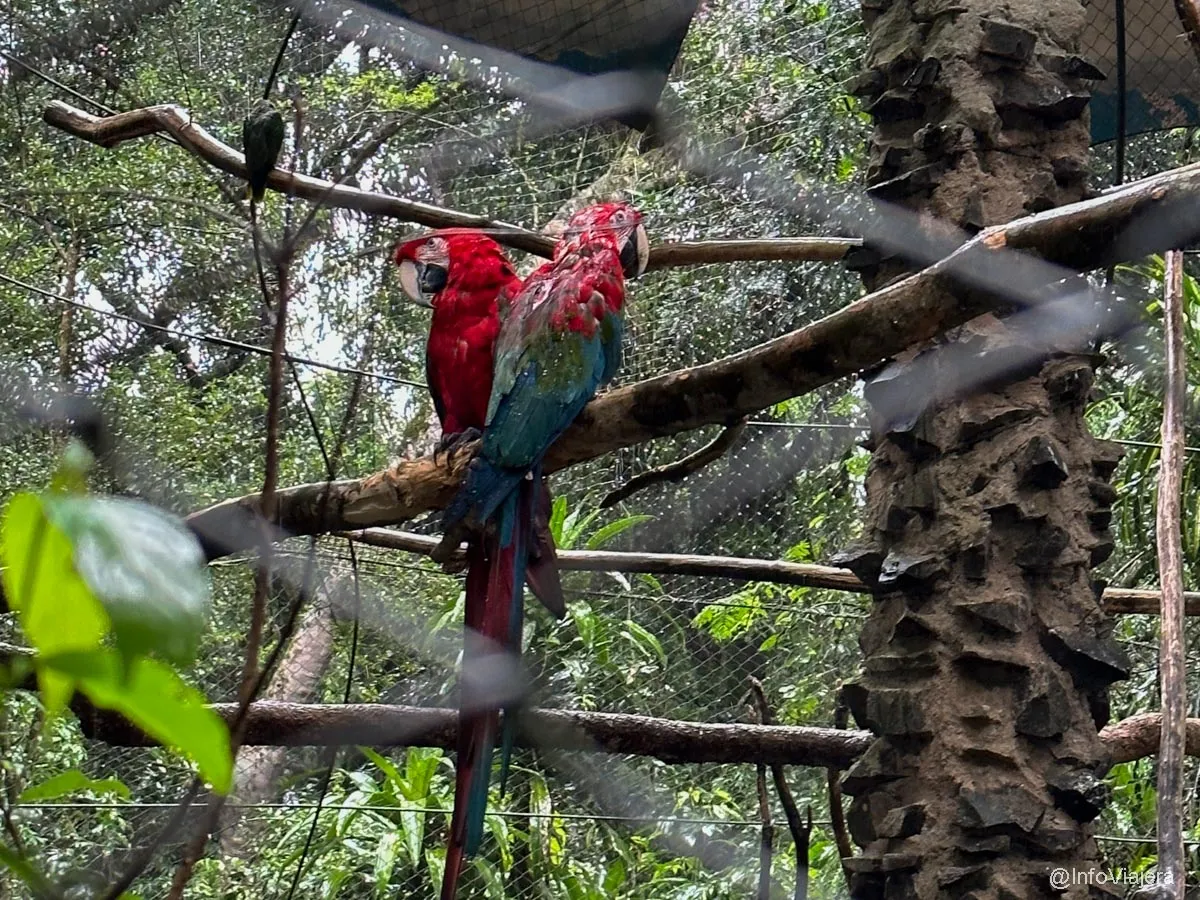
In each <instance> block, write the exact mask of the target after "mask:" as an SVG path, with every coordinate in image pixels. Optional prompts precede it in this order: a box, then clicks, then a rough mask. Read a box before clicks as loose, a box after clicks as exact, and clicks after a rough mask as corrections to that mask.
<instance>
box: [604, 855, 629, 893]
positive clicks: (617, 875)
mask: <svg viewBox="0 0 1200 900" xmlns="http://www.w3.org/2000/svg"><path fill="white" fill-rule="evenodd" d="M627 874H628V873H627V872H626V870H625V863H624V861H623V860H622V859H621V858H620V857H617V858H616V859H615V860H613V862H612V865H610V866H609V867H608V871H607V872H605V873H604V891H605V893H606V894H608V895H610V896H612V895H615V894H616V893H617V892H618V891H619V890H620V888H621V886H622V885H623V884H625V879H626V876H627Z"/></svg>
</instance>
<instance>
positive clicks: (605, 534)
mask: <svg viewBox="0 0 1200 900" xmlns="http://www.w3.org/2000/svg"><path fill="white" fill-rule="evenodd" d="M653 518H654V516H644V515H642V516H625V517H623V518H620V519H617V520H616V521H615V522H609V523H608V524H607V525H605V526H604V527H603V528H599V529H597V530H596V533H595V534H593V535H592V536H591V537H590V538H588V542H587V548H588V549H589V550H598V549H599V548H600V547H603V546H604V545H605V544H607V543H608V542H609V541H611V540H612V539H613V538H615V537H616V536H617V535H619V534H623V533H624V532H626V531H628V530H629V529H630V528H633V527H634V526H635V525H641V524H642V523H643V522H649V521H650V520H651V519H653Z"/></svg>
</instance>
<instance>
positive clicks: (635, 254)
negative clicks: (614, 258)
mask: <svg viewBox="0 0 1200 900" xmlns="http://www.w3.org/2000/svg"><path fill="white" fill-rule="evenodd" d="M649 261H650V238H649V237H647V235H646V229H645V228H643V227H642V226H641V225H638V226H637V228H635V229H634V230H633V234H631V235H630V236H629V238H628V239H627V240H626V241H625V244H624V245H623V246H622V247H621V269H622V270H623V271H624V272H625V277H626V278H629V279H633V278H637V277H638V276H639V275H641V274H642V273H643V272H645V271H646V264H647V263H648V262H649Z"/></svg>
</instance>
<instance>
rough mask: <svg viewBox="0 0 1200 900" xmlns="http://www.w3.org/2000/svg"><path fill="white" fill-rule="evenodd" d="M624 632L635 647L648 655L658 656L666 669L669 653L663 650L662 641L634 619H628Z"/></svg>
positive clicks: (660, 663)
mask: <svg viewBox="0 0 1200 900" xmlns="http://www.w3.org/2000/svg"><path fill="white" fill-rule="evenodd" d="M624 634H625V636H626V637H627V638H629V640H630V642H631V643H632V644H633V645H634V646H635V647H639V648H641V650H642V652H643V653H645V654H646V655H647V656H654V657H657V658H658V662H659V665H661V666H662V667H663V668H664V669H665V668H666V667H667V654H666V652H665V651H664V650H663V645H662V642H661V641H659V639H658V638H656V637H655V636H654V635H652V634H651V633H650V632H649V631H647V630H646V629H645V628H643V627H642V626H641V625H639V624H638V623H637V622H634V621H633V620H632V619H626V620H625V631H624Z"/></svg>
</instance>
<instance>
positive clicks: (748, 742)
mask: <svg viewBox="0 0 1200 900" xmlns="http://www.w3.org/2000/svg"><path fill="white" fill-rule="evenodd" d="M71 708H72V710H73V711H74V712H75V714H76V715H77V716H78V717H79V721H80V725H81V726H82V728H83V733H84V735H85V736H86V737H88V738H91V739H93V740H100V741H104V742H105V743H107V744H111V745H113V746H115V747H145V746H151V745H152V744H153V743H154V742H153V741H152V740H150V738H148V737H147V736H146V735H145V734H143V733H142V732H141V731H140V730H138V728H137V727H136V726H134V725H132V724H130V723H129V722H127V721H126V720H125V719H124V718H122V717H121V716H120V715H118V714H116V713H113V712H110V711H108V710H103V709H96V708H95V707H92V706H90V705H89V704H87V703H86V701H84V700H82V699H81V698H80V697H76V699H75V700H74V701H73V702H72V705H71ZM213 709H214V710H216V712H217V714H218V715H220V716H221V717H222V718H223V719H225V720H226V721H232V719H233V716H234V715H235V713H236V710H237V704H235V703H215V704H213ZM1160 718H1161V717H1160V715H1159V714H1158V713H1145V714H1143V715H1138V716H1133V717H1132V718H1130V719H1126V720H1125V721H1123V722H1117V723H1115V724H1113V725H1109V726H1108V727H1107V728H1104V729H1102V730H1101V731H1100V740H1101V741H1102V743H1103V744H1104V745H1105V748H1106V749H1107V751H1108V755H1109V760H1110V763H1111V764H1115V763H1123V762H1132V761H1133V760H1135V759H1142V758H1144V757H1148V756H1153V755H1154V753H1155V751H1156V750H1157V749H1158V733H1159V720H1160ZM246 723H247V724H246V738H245V741H244V742H243V743H244V744H245V745H247V746H269V747H330V746H335V745H343V744H345V745H350V744H365V745H367V746H374V747H440V748H442V749H443V750H450V749H453V748H454V746H455V739H456V736H457V729H458V712H457V710H453V709H442V708H438V707H419V706H390V705H386V704H376V703H347V704H322V703H311V704H308V703H283V702H280V701H273V700H260V701H258V702H257V703H253V704H251V706H250V710H249V713H248V715H247V719H246ZM1187 725H1188V731H1187V735H1188V741H1187V752H1188V755H1189V756H1200V719H1188V722H1187ZM517 740H518V743H519V744H520V745H521V746H523V747H538V748H554V749H559V750H577V751H586V752H596V753H618V754H620V753H629V754H633V755H635V756H650V757H653V758H655V759H661V760H662V761H663V762H669V763H762V764H763V765H767V766H770V765H776V764H778V765H788V766H816V767H819V768H839V769H845V768H848V767H849V766H850V764H851V763H853V762H854V760H855V759H857V758H858V757H859V756H860V755H862V754H863V753H865V752H866V750H867V748H868V747H869V746H870V745H871V741H872V740H873V738H872V736H871V733H870V732H867V731H839V730H837V729H835V728H806V727H801V726H798V725H745V724H732V723H718V722H682V721H678V720H675V719H658V718H653V717H651V716H635V715H629V714H626V713H604V712H588V711H585V710H577V709H533V710H529V711H528V712H526V713H525V714H524V715H523V716H522V718H521V726H520V729H519V733H518V738H517Z"/></svg>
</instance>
